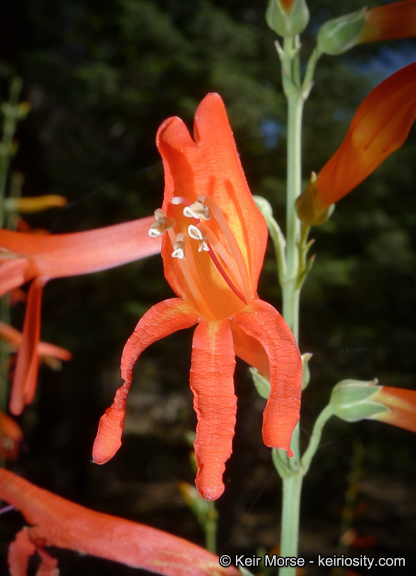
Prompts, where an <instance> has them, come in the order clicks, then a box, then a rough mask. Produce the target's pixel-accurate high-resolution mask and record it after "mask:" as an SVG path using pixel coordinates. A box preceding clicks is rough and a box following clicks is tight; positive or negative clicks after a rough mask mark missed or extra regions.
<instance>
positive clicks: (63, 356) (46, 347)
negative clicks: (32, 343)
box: [0, 322, 72, 361]
mask: <svg viewBox="0 0 416 576" xmlns="http://www.w3.org/2000/svg"><path fill="white" fill-rule="evenodd" d="M0 338H1V339H2V340H5V341H6V342H9V343H10V344H11V347H12V351H15V350H18V348H19V347H20V345H21V344H22V340H23V334H22V333H21V332H19V330H16V328H13V327H12V326H9V325H8V324H5V323H4V322H0ZM37 352H38V355H39V356H40V358H42V360H48V359H56V360H63V361H65V360H71V358H72V354H71V352H70V351H69V350H65V348H61V347H60V346H55V344H50V343H49V342H39V345H38V350H37Z"/></svg>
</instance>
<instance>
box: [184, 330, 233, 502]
mask: <svg viewBox="0 0 416 576" xmlns="http://www.w3.org/2000/svg"><path fill="white" fill-rule="evenodd" d="M234 368H235V353H234V346H233V338H232V333H231V327H230V321H229V320H228V319H226V320H218V321H206V320H203V321H201V323H200V324H199V325H198V326H197V328H196V330H195V334H194V339H193V343H192V365H191V389H192V392H193V394H194V408H195V411H196V414H197V417H198V426H197V429H196V439H195V444H194V447H195V457H196V462H197V465H198V474H197V477H196V486H197V488H198V491H199V493H200V494H201V495H202V496H203V497H204V498H205V499H206V500H216V499H217V498H219V497H220V496H221V494H222V493H223V491H224V483H223V481H222V475H223V472H224V469H225V462H226V461H227V460H228V458H229V457H230V455H231V452H232V439H233V436H234V428H235V418H236V410H237V398H236V396H235V394H234Z"/></svg>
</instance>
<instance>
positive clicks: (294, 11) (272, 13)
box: [266, 0, 309, 37]
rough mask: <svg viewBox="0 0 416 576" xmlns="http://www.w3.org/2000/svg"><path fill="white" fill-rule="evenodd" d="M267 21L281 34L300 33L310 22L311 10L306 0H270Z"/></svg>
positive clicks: (294, 34)
mask: <svg viewBox="0 0 416 576" xmlns="http://www.w3.org/2000/svg"><path fill="white" fill-rule="evenodd" d="M266 22H267V24H268V25H269V27H270V28H271V29H272V30H273V31H274V32H276V34H278V35H279V36H283V37H285V36H296V34H300V33H301V32H303V31H304V30H305V28H306V26H307V25H308V22H309V10H308V6H307V4H306V1H305V0H269V5H268V6H267V10H266Z"/></svg>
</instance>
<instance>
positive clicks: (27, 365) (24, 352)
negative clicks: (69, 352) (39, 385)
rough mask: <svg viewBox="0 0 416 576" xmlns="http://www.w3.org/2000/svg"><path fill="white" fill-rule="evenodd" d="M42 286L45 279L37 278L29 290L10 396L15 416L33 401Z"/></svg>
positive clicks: (37, 360) (36, 372) (36, 373)
mask: <svg viewBox="0 0 416 576" xmlns="http://www.w3.org/2000/svg"><path fill="white" fill-rule="evenodd" d="M44 285H45V279H44V278H42V277H39V278H36V279H35V280H33V282H32V284H31V286H30V289H29V295H28V300H27V308H26V316H25V322H24V326H23V337H22V343H21V345H20V348H19V352H18V355H17V363H16V369H15V372H14V378H13V386H12V392H11V396H10V406H9V408H10V412H11V413H12V414H15V415H19V414H21V413H22V411H23V408H24V407H25V405H26V404H30V403H31V402H32V401H33V397H34V394H35V391H36V381H37V376H38V366H39V359H38V345H39V340H40V315H41V314H40V312H41V304H42V292H43V287H44Z"/></svg>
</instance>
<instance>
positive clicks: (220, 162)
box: [156, 94, 267, 319]
mask: <svg viewBox="0 0 416 576" xmlns="http://www.w3.org/2000/svg"><path fill="white" fill-rule="evenodd" d="M214 117H215V122H213V118H214ZM194 136H195V140H193V139H192V138H191V136H190V134H189V132H188V129H187V128H186V126H185V124H184V123H183V122H182V120H180V119H179V118H177V117H174V118H169V119H168V120H166V121H165V122H164V123H163V124H162V125H161V127H160V128H159V130H158V133H157V137H156V142H157V146H158V149H159V152H160V153H161V155H162V159H163V165H164V169H165V195H164V201H163V206H162V209H163V211H164V213H165V214H166V215H167V217H168V218H171V219H173V220H174V222H175V225H174V226H173V227H172V228H171V229H170V230H168V233H167V234H165V235H164V238H163V244H162V256H163V260H164V266H165V276H166V278H167V280H168V282H169V283H170V285H171V286H172V288H173V290H174V291H175V292H176V294H177V295H178V296H181V297H183V298H186V299H187V300H188V301H189V302H190V303H192V304H193V305H194V307H195V308H196V310H198V312H200V313H201V314H202V315H204V316H206V317H209V318H217V319H221V318H226V317H228V316H230V315H232V313H233V312H235V311H237V310H240V309H242V308H244V306H246V305H247V303H248V302H249V301H250V300H251V299H252V298H253V297H254V295H255V293H256V289H257V281H258V277H259V274H260V270H261V266H262V263H263V258H264V251H265V247H266V242H267V227H266V223H265V221H264V218H263V216H262V215H261V214H260V212H259V210H258V209H257V207H256V205H255V203H254V201H253V198H252V195H251V192H250V190H249V188H248V185H247V182H246V179H245V176H244V173H243V170H242V168H241V164H240V160H239V156H238V153H237V150H236V147H235V143H234V139H233V136H232V132H231V130H230V127H229V123H228V119H227V115H226V112H225V108H224V106H223V104H222V100H221V98H220V97H219V96H218V95H217V94H209V95H208V96H207V97H206V98H205V99H204V100H203V102H202V103H201V105H200V106H199V108H198V111H197V113H196V115H195V126H194ZM198 208H199V211H198ZM178 235H180V236H179V242H182V243H183V248H184V252H185V254H184V256H185V257H184V258H183V259H181V258H173V257H172V253H175V244H176V242H177V236H178Z"/></svg>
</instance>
